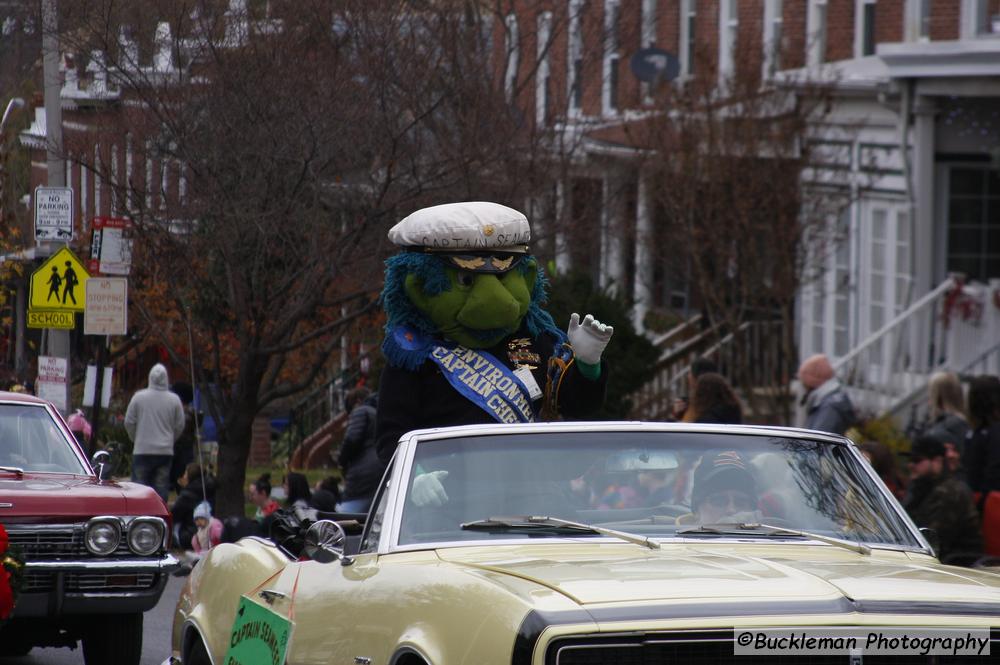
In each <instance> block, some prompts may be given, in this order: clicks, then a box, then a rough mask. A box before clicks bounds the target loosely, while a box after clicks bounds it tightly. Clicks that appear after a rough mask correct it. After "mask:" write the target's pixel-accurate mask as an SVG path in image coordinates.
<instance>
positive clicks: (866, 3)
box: [854, 0, 875, 58]
mask: <svg viewBox="0 0 1000 665" xmlns="http://www.w3.org/2000/svg"><path fill="white" fill-rule="evenodd" d="M855 10H856V11H855V14H854V16H855V21H854V57H855V58H863V57H865V56H866V55H875V0H857V3H856V5H855Z"/></svg>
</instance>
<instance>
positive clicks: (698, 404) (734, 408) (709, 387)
mask: <svg viewBox="0 0 1000 665" xmlns="http://www.w3.org/2000/svg"><path fill="white" fill-rule="evenodd" d="M684 422H686V423H719V424H728V425H739V424H740V423H742V422H743V408H742V407H741V406H740V400H739V398H738V397H737V396H736V393H735V392H733V389H732V387H731V386H730V385H729V382H728V381H726V379H725V378H724V377H723V376H722V375H721V374H716V373H714V372H709V373H707V374H702V375H701V376H699V377H698V381H697V382H695V384H694V392H693V393H692V394H691V405H690V406H689V407H688V410H687V411H686V412H685V413H684Z"/></svg>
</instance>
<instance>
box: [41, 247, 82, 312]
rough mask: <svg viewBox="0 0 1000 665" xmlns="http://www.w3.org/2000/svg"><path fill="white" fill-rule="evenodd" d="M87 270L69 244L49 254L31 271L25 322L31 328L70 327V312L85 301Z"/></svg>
mask: <svg viewBox="0 0 1000 665" xmlns="http://www.w3.org/2000/svg"><path fill="white" fill-rule="evenodd" d="M88 279H90V275H89V274H88V273H87V270H86V268H84V267H83V263H81V262H80V259H78V258H77V257H76V254H74V253H73V252H72V251H71V250H70V249H69V248H68V247H63V248H61V249H60V250H59V251H57V252H56V253H55V254H53V255H52V256H50V257H49V258H48V259H47V260H46V261H45V263H43V264H42V265H41V266H40V267H39V268H38V270H36V271H35V272H33V273H31V287H30V291H31V295H30V297H29V300H28V325H29V326H30V327H32V328H72V327H73V315H74V314H76V313H77V312H83V311H84V308H85V307H86V305H87V297H86V293H87V280H88Z"/></svg>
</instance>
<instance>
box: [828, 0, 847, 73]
mask: <svg viewBox="0 0 1000 665" xmlns="http://www.w3.org/2000/svg"><path fill="white" fill-rule="evenodd" d="M853 57H854V0H827V6H826V53H824V54H823V61H824V62H833V61H835V60H847V59H849V58H853Z"/></svg>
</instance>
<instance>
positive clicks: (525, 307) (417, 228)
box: [382, 201, 555, 361]
mask: <svg viewBox="0 0 1000 665" xmlns="http://www.w3.org/2000/svg"><path fill="white" fill-rule="evenodd" d="M530 239H531V233H530V230H529V227H528V220H527V219H526V218H525V216H524V215H523V214H522V213H520V212H518V211H517V210H514V209H512V208H508V207H506V206H502V205H499V204H497V203H487V202H481V201H476V202H466V203H449V204H445V205H439V206H433V207H430V208H423V209H421V210H418V211H416V212H415V213H413V214H412V215H410V216H409V217H407V218H406V219H404V220H403V221H401V222H399V223H398V224H396V225H395V226H394V227H392V229H391V230H390V231H389V240H391V241H392V242H393V243H394V244H396V245H398V246H399V247H400V248H401V249H402V250H403V251H402V252H400V253H399V254H397V255H396V256H393V257H392V258H390V259H389V260H388V261H386V275H385V287H384V288H383V290H382V305H383V307H384V308H385V311H386V314H387V316H388V321H387V324H386V331H387V333H388V334H389V336H391V335H392V334H393V331H396V330H398V329H400V328H401V327H405V328H406V329H408V330H415V331H417V332H419V333H422V334H425V335H429V336H437V337H444V338H446V339H448V340H451V341H453V342H457V343H458V344H461V345H463V346H466V347H469V348H488V347H491V346H493V345H494V344H497V343H498V342H500V341H501V340H502V339H504V338H505V337H507V336H508V335H511V334H513V333H515V332H517V330H518V329H519V328H520V327H521V325H522V324H525V325H526V326H527V328H528V331H529V332H530V334H532V335H538V334H539V333H540V332H541V331H542V330H546V329H551V330H555V324H554V323H553V321H552V317H550V316H549V315H548V314H547V313H546V312H544V311H543V310H542V309H541V304H542V303H543V302H544V301H545V287H546V280H545V277H544V275H543V274H542V271H541V268H540V267H539V265H538V261H537V260H536V259H535V257H533V256H531V255H530V254H529V253H528V245H527V243H528V241H529V240H530ZM389 341H390V338H389V337H388V336H387V342H389ZM383 348H385V345H384V346H383ZM386 352H387V355H388V356H389V359H390V361H392V360H393V358H392V353H391V349H388V348H387V349H386Z"/></svg>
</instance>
